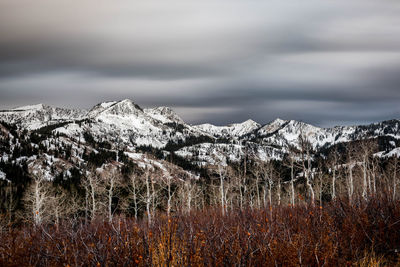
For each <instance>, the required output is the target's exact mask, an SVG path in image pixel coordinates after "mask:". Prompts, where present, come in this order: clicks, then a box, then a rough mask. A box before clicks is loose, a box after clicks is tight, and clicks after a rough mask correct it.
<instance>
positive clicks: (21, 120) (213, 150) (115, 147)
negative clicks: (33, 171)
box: [0, 99, 400, 166]
mask: <svg viewBox="0 0 400 267" xmlns="http://www.w3.org/2000/svg"><path fill="white" fill-rule="evenodd" d="M1 121H4V122H6V123H8V124H11V125H16V126H17V127H18V128H19V129H20V130H24V129H25V130H27V131H28V132H32V133H35V132H38V133H39V135H40V136H41V137H40V138H41V142H44V144H51V143H52V142H53V143H54V142H56V141H55V140H53V139H54V138H53V137H51V136H52V135H54V134H56V135H61V136H62V139H63V143H64V144H69V145H70V146H72V147H73V148H74V151H73V154H74V155H75V156H76V157H77V162H78V161H82V160H83V158H84V156H83V154H84V153H89V152H90V151H94V152H95V153H96V152H98V149H99V148H102V147H103V146H104V147H103V148H104V149H107V150H109V151H120V150H124V151H125V152H127V153H137V152H138V150H143V148H144V147H147V149H149V148H151V147H152V148H154V149H157V151H159V152H157V153H159V156H160V155H164V156H165V155H169V154H171V153H174V155H177V156H180V157H182V158H185V159H186V160H188V161H190V162H192V163H196V164H198V165H200V166H206V165H209V164H222V163H224V162H225V163H226V162H227V161H238V160H240V159H242V158H243V157H244V156H245V155H246V157H252V158H256V159H259V160H263V161H267V160H269V159H278V160H279V159H282V158H283V157H284V155H285V153H286V152H287V151H288V149H289V148H290V147H297V148H299V147H300V144H299V138H300V136H303V137H304V138H305V139H307V140H308V141H309V142H310V143H311V145H312V147H313V148H314V150H315V152H318V151H320V150H321V149H327V148H329V147H331V146H332V145H334V144H338V143H344V142H350V141H355V140H361V139H366V138H377V137H385V138H387V142H386V143H387V145H386V147H385V149H386V150H387V151H384V152H382V153H381V154H380V155H392V154H396V153H395V152H397V150H398V147H400V121H399V120H391V121H384V122H380V123H374V124H370V125H363V126H338V127H333V128H320V127H316V126H313V125H310V124H307V123H304V122H299V121H294V120H282V119H276V120H274V121H272V122H270V123H267V124H265V125H260V124H259V123H257V122H255V121H253V120H247V121H245V122H242V123H235V124H230V125H227V126H215V125H212V124H201V125H190V124H187V123H185V122H184V121H183V120H182V119H181V118H180V117H179V116H178V115H177V114H176V113H175V112H174V111H173V110H172V109H171V108H168V107H158V108H148V109H142V108H141V107H140V106H139V105H137V104H135V103H134V102H132V101H131V100H129V99H125V100H122V101H112V102H104V103H100V104H98V105H96V106H94V107H93V108H92V109H90V110H89V111H85V110H69V109H62V108H56V107H50V106H46V105H43V104H40V105H34V106H25V107H20V108H16V109H12V110H4V111H0V126H2V125H1ZM50 125H51V127H46V129H45V130H43V129H44V128H43V127H44V126H50ZM2 127H3V126H2ZM3 128H4V127H3ZM3 130H4V131H3ZM3 130H2V132H3V133H6V132H7V131H6V130H7V129H3ZM46 131H50V133H49V132H46ZM43 132H45V134H47V135H48V136H49V137H46V136H43V135H42V134H43ZM5 136H7V134H5ZM46 138H47V140H46ZM52 138H53V139H52ZM10 142H11V141H10ZM57 142H58V141H57ZM79 144H82V145H84V146H85V147H86V152H85V151H84V150H83V149H82V148H79ZM95 144H96V145H95ZM78 148H79V149H78ZM396 149H397V150H396ZM10 150H12V149H11V148H10ZM391 150H393V151H394V152H393V153H391V152H390V151H391ZM153 152H154V151H153ZM11 153H12V151H0V156H1V155H3V157H5V158H6V157H9V156H10V154H11Z"/></svg>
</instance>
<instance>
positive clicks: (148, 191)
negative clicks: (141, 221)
mask: <svg viewBox="0 0 400 267" xmlns="http://www.w3.org/2000/svg"><path fill="white" fill-rule="evenodd" d="M144 179H145V183H146V196H145V203H146V213H147V221H148V223H149V224H151V223H152V220H151V217H152V216H151V203H152V193H151V187H150V186H151V185H150V183H151V181H150V170H149V168H146V169H145V171H144Z"/></svg>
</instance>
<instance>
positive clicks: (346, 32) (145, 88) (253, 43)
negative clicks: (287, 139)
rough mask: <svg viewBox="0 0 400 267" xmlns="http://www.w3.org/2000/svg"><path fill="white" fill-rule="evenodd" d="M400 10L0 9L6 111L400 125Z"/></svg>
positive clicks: (253, 5)
mask: <svg viewBox="0 0 400 267" xmlns="http://www.w3.org/2000/svg"><path fill="white" fill-rule="evenodd" d="M399 14H400V2H399V1H367V0H365V1H340V0H335V1H323V0H318V1H309V0H307V1H289V0H283V1H282V0H281V1H248V0H246V1H235V0H230V1H220V0H212V1H204V0H202V1H199V0H196V1H190V0H184V1H176V0H172V1H171V0H169V1H148V0H146V1H134V0H132V1H101V0H96V1H88V0H80V1H66V0H62V1H57V0H52V1H42V0H35V1H15V0H0V109H6V108H10V107H15V106H21V105H26V104H34V103H46V104H50V105H55V106H62V107H74V108H76V107H80V108H90V107H91V106H93V105H95V104H96V103H98V102H101V101H105V100H119V99H125V98H130V99H132V100H133V101H134V102H136V103H137V104H139V105H140V106H142V107H154V106H160V105H164V106H170V107H172V108H173V109H175V110H176V111H177V113H178V114H179V115H180V116H181V117H182V118H183V119H184V120H186V121H187V122H190V123H201V122H211V123H215V124H227V123H231V122H239V121H243V120H246V119H248V118H252V119H254V120H256V121H258V122H260V123H267V122H268V121H271V120H273V119H275V118H276V117H281V118H283V119H297V120H303V121H305V122H309V123H313V124H316V125H319V126H332V125H348V124H357V123H367V122H372V121H379V120H385V119H393V118H397V119H399V118H400V105H399V103H400V15H399Z"/></svg>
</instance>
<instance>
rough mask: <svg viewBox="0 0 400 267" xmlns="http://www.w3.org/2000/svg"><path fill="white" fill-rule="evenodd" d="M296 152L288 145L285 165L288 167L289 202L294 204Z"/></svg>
mask: <svg viewBox="0 0 400 267" xmlns="http://www.w3.org/2000/svg"><path fill="white" fill-rule="evenodd" d="M295 161H296V154H295V148H294V147H292V146H290V147H289V151H288V154H287V162H285V165H286V166H287V167H289V168H290V204H291V205H292V206H294V204H295V190H294V174H295V173H294V171H295V170H294V168H295Z"/></svg>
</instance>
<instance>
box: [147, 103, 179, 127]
mask: <svg viewBox="0 0 400 267" xmlns="http://www.w3.org/2000/svg"><path fill="white" fill-rule="evenodd" d="M144 112H145V113H146V114H147V115H148V116H150V117H152V118H153V119H156V120H159V121H161V122H162V123H178V124H185V122H184V121H183V120H182V119H181V118H180V117H179V116H178V114H176V113H175V111H173V110H172V109H171V108H169V107H158V108H149V109H145V110H144Z"/></svg>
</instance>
